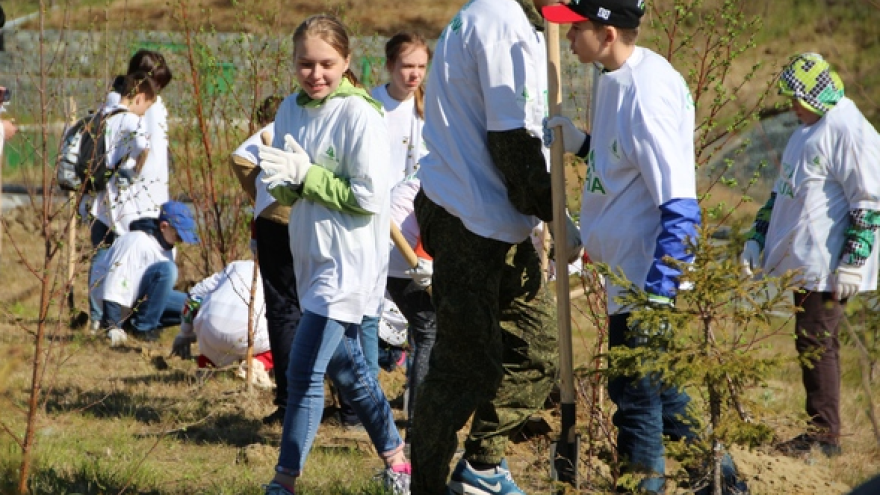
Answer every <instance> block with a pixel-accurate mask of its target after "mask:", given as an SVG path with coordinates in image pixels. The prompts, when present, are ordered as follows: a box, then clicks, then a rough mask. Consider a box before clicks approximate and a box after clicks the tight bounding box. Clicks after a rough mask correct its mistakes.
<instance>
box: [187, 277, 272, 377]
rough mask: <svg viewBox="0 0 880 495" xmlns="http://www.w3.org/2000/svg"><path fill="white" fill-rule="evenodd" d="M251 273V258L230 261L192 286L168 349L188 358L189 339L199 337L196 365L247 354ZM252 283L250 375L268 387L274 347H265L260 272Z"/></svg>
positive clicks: (232, 361) (220, 364) (231, 360)
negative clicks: (252, 338)
mask: <svg viewBox="0 0 880 495" xmlns="http://www.w3.org/2000/svg"><path fill="white" fill-rule="evenodd" d="M253 278H254V262H253V261H249V260H239V261H233V262H232V263H229V264H228V265H226V267H225V268H223V270H221V271H219V272H217V273H215V274H213V275H211V276H210V277H208V278H206V279H204V280H202V281H201V282H199V283H198V284H196V285H195V286H194V287H193V288H192V289H190V290H189V293H188V294H187V298H186V303H185V304H184V306H183V308H182V309H183V315H182V322H181V323H180V333H178V334H177V337H175V338H174V344H173V345H172V347H171V354H172V355H178V356H180V357H182V358H184V359H187V358H189V356H190V344H191V343H193V342H196V341H198V343H199V354H200V355H199V359H198V363H199V368H204V367H206V366H216V367H219V368H222V367H225V366H229V365H232V364H235V363H236V362H238V361H241V360H243V359H245V357H246V356H247V348H248V327H249V326H250V321H249V313H250V308H249V306H250V301H251V290H252V285H251V282H252V281H253ZM256 284H257V285H256V288H255V289H254V310H253V317H254V349H253V352H254V369H253V371H254V373H253V375H252V376H253V381H254V383H255V384H256V385H257V386H259V387H261V388H272V381H271V379H270V378H269V375H268V371H269V370H271V369H272V368H273V366H274V364H273V362H272V352H271V351H270V350H269V333H268V331H267V330H266V304H265V302H264V301H265V299H264V298H263V287H262V281H261V280H260V279H259V277H257V281H256ZM239 371H246V366H245V363H242V367H241V368H240V369H239Z"/></svg>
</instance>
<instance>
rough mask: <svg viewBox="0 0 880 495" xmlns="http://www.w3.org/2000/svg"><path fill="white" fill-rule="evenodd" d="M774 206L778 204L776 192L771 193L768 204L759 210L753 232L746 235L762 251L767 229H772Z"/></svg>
mask: <svg viewBox="0 0 880 495" xmlns="http://www.w3.org/2000/svg"><path fill="white" fill-rule="evenodd" d="M774 204H776V193H775V192H774V193H770V199H768V200H767V203H766V204H764V206H762V207H761V209H760V210H758V215H757V216H756V217H755V223H753V224H752V230H750V231H749V233H748V234H746V238H747V239H751V240H753V241H757V242H758V244H759V245H760V246H761V249H762V250H763V249H764V241H765V239H766V236H767V229H768V228H769V227H770V215H771V214H772V213H773V205H774Z"/></svg>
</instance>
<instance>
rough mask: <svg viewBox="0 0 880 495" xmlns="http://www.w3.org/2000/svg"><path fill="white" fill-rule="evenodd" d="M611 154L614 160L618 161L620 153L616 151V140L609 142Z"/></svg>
mask: <svg viewBox="0 0 880 495" xmlns="http://www.w3.org/2000/svg"><path fill="white" fill-rule="evenodd" d="M611 154H612V155H614V158H617V159H618V160H620V151H619V150H618V149H617V140H616V139H615V140H614V141H611Z"/></svg>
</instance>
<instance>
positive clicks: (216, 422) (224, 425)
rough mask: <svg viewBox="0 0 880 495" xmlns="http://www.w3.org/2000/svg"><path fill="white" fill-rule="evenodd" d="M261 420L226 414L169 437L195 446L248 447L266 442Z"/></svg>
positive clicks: (178, 431)
mask: <svg viewBox="0 0 880 495" xmlns="http://www.w3.org/2000/svg"><path fill="white" fill-rule="evenodd" d="M260 426H261V423H260V420H257V419H250V418H246V417H244V416H242V415H241V414H236V413H224V414H220V415H217V416H211V417H209V418H208V419H207V420H206V421H205V422H204V423H201V424H197V425H194V426H188V427H186V429H178V430H176V431H174V432H172V433H171V434H169V435H168V436H169V437H171V438H175V439H177V440H179V441H181V442H186V443H195V444H218V445H229V446H232V447H238V448H241V447H246V446H248V445H251V444H255V443H264V441H265V440H266V439H265V438H264V437H263V435H261V434H260V433H259V430H260Z"/></svg>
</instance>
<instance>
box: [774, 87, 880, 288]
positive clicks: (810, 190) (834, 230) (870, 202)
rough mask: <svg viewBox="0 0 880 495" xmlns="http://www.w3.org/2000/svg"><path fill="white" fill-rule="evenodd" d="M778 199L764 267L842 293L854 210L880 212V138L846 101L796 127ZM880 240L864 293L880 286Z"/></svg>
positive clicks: (864, 275)
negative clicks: (839, 281)
mask: <svg viewBox="0 0 880 495" xmlns="http://www.w3.org/2000/svg"><path fill="white" fill-rule="evenodd" d="M773 190H774V191H775V192H776V203H775V204H774V206H773V213H772V215H771V217H770V225H769V227H768V230H767V238H766V241H765V246H764V270H765V271H766V272H768V274H771V275H781V274H783V273H785V272H786V271H788V270H799V271H800V273H799V275H798V283H799V284H801V286H802V287H804V288H806V289H809V290H814V291H821V292H833V291H834V277H832V276H831V274H832V273H834V270H836V269H837V265H838V263H839V262H840V255H841V253H842V252H843V246H844V242H845V240H846V229H847V227H849V223H850V220H849V211H850V210H851V209H855V208H862V209H868V210H880V136H878V134H877V131H876V130H875V129H874V127H873V126H871V124H870V122H868V121H867V120H866V119H865V117H864V116H863V115H862V113H861V112H860V111H859V109H858V108H857V107H856V105H855V104H854V103H853V102H852V100H850V99H849V98H843V99H842V100H840V101H839V102H838V103H837V105H835V106H834V108H832V109H831V110H830V111H829V112H828V113H826V114H825V116H824V117H823V118H822V119H820V120H819V121H818V122H816V123H815V124H813V125H809V126H805V125H801V126H799V127H798V128H797V129H795V131H794V133H793V134H792V135H791V138H789V140H788V144H787V145H786V147H785V152H784V153H783V154H782V167H781V170H780V176H779V178H778V179H777V180H776V184H775V185H774V186H773ZM878 250H880V248H878V246H877V245H876V239H875V245H874V249H873V251H872V252H871V256H870V258H868V260H867V262H866V265H865V267H864V268H863V269H862V285H861V287H860V289H861V290H863V291H870V290H875V289H876V288H877V252H878Z"/></svg>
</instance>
